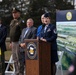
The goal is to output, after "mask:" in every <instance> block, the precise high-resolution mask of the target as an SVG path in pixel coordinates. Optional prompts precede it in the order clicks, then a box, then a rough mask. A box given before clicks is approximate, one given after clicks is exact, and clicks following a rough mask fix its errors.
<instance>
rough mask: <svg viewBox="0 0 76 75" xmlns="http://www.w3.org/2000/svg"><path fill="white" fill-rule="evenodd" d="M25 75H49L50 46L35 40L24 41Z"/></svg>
mask: <svg viewBox="0 0 76 75" xmlns="http://www.w3.org/2000/svg"><path fill="white" fill-rule="evenodd" d="M25 42H26V49H25V57H26V58H25V72H26V75H51V55H50V54H51V53H50V44H49V43H46V42H43V41H39V40H36V39H31V40H30V39H26V40H25Z"/></svg>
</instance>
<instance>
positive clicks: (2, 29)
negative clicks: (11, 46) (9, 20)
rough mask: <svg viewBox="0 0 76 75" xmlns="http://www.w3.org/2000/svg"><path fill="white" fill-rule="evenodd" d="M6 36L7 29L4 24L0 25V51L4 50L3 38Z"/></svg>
mask: <svg viewBox="0 0 76 75" xmlns="http://www.w3.org/2000/svg"><path fill="white" fill-rule="evenodd" d="M6 36H7V29H6V27H5V26H3V25H1V27H0V48H1V50H2V51H5V50H6V45H5V40H6Z"/></svg>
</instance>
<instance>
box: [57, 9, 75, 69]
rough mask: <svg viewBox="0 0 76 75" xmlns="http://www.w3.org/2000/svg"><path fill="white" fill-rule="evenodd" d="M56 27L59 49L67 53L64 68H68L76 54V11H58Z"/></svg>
mask: <svg viewBox="0 0 76 75" xmlns="http://www.w3.org/2000/svg"><path fill="white" fill-rule="evenodd" d="M56 25H57V32H58V38H57V44H58V48H59V50H63V51H65V53H64V55H63V60H62V63H63V67H64V68H68V67H69V66H70V65H71V63H72V60H73V58H74V56H75V54H76V10H63V11H57V12H56Z"/></svg>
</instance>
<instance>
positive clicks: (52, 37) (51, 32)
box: [40, 24, 57, 51]
mask: <svg viewBox="0 0 76 75" xmlns="http://www.w3.org/2000/svg"><path fill="white" fill-rule="evenodd" d="M40 37H43V38H44V39H46V40H47V42H50V43H51V48H52V50H56V51H57V43H56V39H57V32H56V27H55V25H52V24H49V25H48V27H47V29H46V32H45V33H44V28H43V29H42V31H41V35H40Z"/></svg>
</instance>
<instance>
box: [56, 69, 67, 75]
mask: <svg viewBox="0 0 76 75" xmlns="http://www.w3.org/2000/svg"><path fill="white" fill-rule="evenodd" d="M56 75H61V71H60V70H58V71H57V73H56ZM63 75H68V71H67V70H63Z"/></svg>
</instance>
